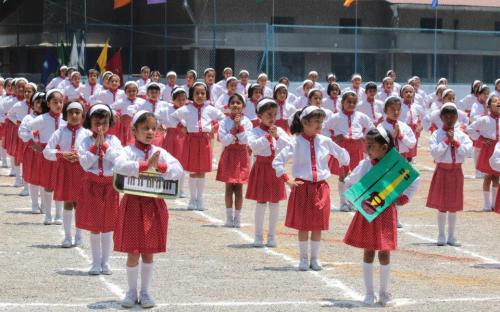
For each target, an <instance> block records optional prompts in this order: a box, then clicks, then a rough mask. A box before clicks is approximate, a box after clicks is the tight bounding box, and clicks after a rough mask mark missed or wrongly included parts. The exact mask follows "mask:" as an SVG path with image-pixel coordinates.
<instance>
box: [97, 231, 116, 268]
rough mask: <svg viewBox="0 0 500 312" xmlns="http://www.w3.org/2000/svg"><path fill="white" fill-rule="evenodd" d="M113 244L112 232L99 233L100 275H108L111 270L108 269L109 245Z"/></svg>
mask: <svg viewBox="0 0 500 312" xmlns="http://www.w3.org/2000/svg"><path fill="white" fill-rule="evenodd" d="M112 243H113V232H106V233H101V253H102V255H101V257H102V258H101V262H100V263H101V267H102V273H103V274H106V275H109V274H111V269H110V267H109V256H110V254H111V244H112Z"/></svg>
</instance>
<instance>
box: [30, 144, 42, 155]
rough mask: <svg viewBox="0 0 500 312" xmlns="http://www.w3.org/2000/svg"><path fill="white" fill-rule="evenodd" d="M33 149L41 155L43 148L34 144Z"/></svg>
mask: <svg viewBox="0 0 500 312" xmlns="http://www.w3.org/2000/svg"><path fill="white" fill-rule="evenodd" d="M31 149H32V150H34V151H35V152H37V153H39V152H41V151H42V146H41V145H40V144H38V143H33V145H31Z"/></svg>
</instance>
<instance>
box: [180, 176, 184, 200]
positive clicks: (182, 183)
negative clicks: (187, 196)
mask: <svg viewBox="0 0 500 312" xmlns="http://www.w3.org/2000/svg"><path fill="white" fill-rule="evenodd" d="M179 195H184V172H182V174H181V177H180V178H179Z"/></svg>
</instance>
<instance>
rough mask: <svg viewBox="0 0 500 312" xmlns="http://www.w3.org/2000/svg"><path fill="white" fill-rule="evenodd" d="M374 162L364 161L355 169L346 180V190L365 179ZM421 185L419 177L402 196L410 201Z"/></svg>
mask: <svg viewBox="0 0 500 312" xmlns="http://www.w3.org/2000/svg"><path fill="white" fill-rule="evenodd" d="M372 167H373V165H372V161H371V160H370V159H363V160H362V161H361V162H360V163H359V164H358V166H357V167H356V168H354V170H353V171H351V173H349V175H348V176H347V177H346V178H345V180H344V183H345V186H344V188H345V189H346V190H347V189H349V188H350V187H351V186H353V185H354V184H356V182H358V181H359V180H360V179H361V178H362V177H364V176H365V175H366V174H367V173H368V172H369V171H370V170H371V169H372ZM419 184H420V177H418V178H417V179H416V180H415V181H413V183H412V184H411V185H410V186H409V187H408V188H407V189H406V190H405V191H404V192H403V194H402V195H406V197H408V199H411V198H412V197H413V195H414V194H415V193H416V191H417V189H418V185H419Z"/></svg>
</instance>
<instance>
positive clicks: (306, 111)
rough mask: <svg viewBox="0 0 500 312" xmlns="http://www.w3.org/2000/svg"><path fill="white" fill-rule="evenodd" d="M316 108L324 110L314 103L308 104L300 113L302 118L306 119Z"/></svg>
mask: <svg viewBox="0 0 500 312" xmlns="http://www.w3.org/2000/svg"><path fill="white" fill-rule="evenodd" d="M316 110H322V109H321V108H319V107H317V106H313V105H310V106H307V107H306V108H304V109H303V110H302V113H300V120H302V119H304V118H305V117H307V116H308V115H310V114H311V113H312V112H314V111H316Z"/></svg>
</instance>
